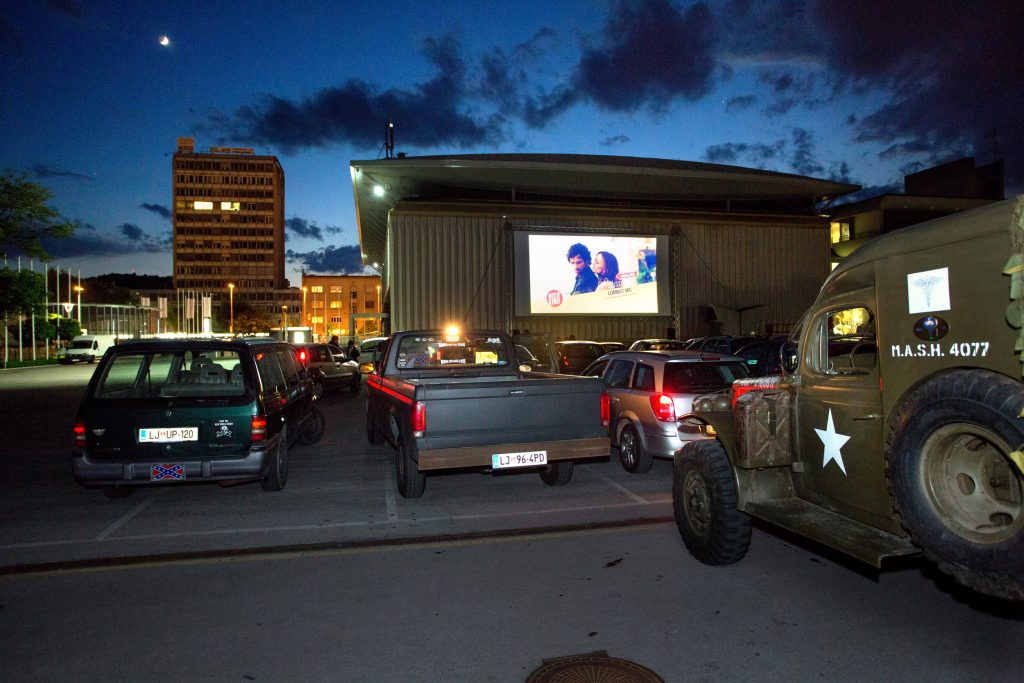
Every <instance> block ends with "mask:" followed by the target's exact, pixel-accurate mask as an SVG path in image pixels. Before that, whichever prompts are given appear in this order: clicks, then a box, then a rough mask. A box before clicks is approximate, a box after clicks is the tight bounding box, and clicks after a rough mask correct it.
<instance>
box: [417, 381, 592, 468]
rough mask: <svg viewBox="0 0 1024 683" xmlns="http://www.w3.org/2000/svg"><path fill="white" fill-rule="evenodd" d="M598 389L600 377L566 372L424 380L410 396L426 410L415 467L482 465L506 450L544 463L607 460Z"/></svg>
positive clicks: (418, 441)
mask: <svg viewBox="0 0 1024 683" xmlns="http://www.w3.org/2000/svg"><path fill="white" fill-rule="evenodd" d="M603 389H604V385H603V383H602V382H601V381H600V380H599V379H597V378H593V377H567V376H564V375H540V374H538V375H532V376H530V377H528V378H523V379H516V378H480V379H479V380H470V379H469V378H460V381H458V382H444V381H439V382H431V381H430V380H427V381H425V382H423V383H422V384H420V385H419V386H418V387H417V388H416V392H415V394H416V400H417V401H422V402H423V403H424V405H425V406H426V429H425V430H424V432H423V435H422V436H421V437H418V438H417V446H418V448H419V456H420V457H419V466H420V469H441V468H445V467H460V466H467V467H468V466H473V465H479V464H486V463H488V462H489V461H490V455H491V454H493V453H502V452H509V451H533V450H546V451H548V459H549V460H563V459H572V458H584V457H595V456H607V455H608V445H609V442H608V435H607V427H605V426H603V425H602V424H601V393H602V391H603Z"/></svg>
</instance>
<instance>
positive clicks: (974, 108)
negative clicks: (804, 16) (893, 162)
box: [814, 0, 1024, 192]
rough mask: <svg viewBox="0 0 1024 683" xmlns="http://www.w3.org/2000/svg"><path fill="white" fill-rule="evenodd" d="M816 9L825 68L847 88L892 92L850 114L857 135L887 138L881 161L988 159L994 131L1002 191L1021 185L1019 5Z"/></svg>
mask: <svg viewBox="0 0 1024 683" xmlns="http://www.w3.org/2000/svg"><path fill="white" fill-rule="evenodd" d="M814 7H815V8H816V13H817V17H818V18H819V21H818V23H819V25H820V26H821V28H822V33H823V34H824V35H828V36H829V38H830V39H829V41H828V43H827V46H828V52H827V57H828V60H829V64H830V67H831V68H832V69H833V70H834V71H835V72H836V73H838V74H843V75H845V76H846V77H848V78H849V79H850V82H851V84H852V86H851V87H853V86H859V87H868V86H865V84H870V86H871V87H879V86H881V87H882V88H884V89H886V90H887V91H888V92H891V93H892V94H893V96H892V97H891V98H889V100H888V101H887V102H886V103H885V104H883V105H882V106H881V107H879V108H878V109H877V110H876V111H874V112H872V113H870V114H868V115H867V116H862V117H860V118H859V119H858V120H857V122H856V123H855V124H854V128H853V130H854V136H853V139H854V140H855V141H857V142H864V143H882V144H885V145H888V146H887V147H886V148H885V150H884V151H883V152H882V154H883V155H885V158H887V159H894V158H897V157H899V156H901V155H903V156H904V158H906V159H907V160H908V161H912V160H913V156H914V155H917V154H921V153H923V152H924V153H927V154H929V156H931V157H932V158H935V159H941V158H944V157H948V156H952V155H954V154H957V153H967V154H973V155H974V156H975V157H977V158H978V160H979V162H981V163H986V162H988V161H990V160H991V159H992V158H993V151H994V149H995V147H996V140H995V139H994V135H993V134H994V132H995V131H998V133H997V135H996V136H995V138H996V139H997V140H998V150H999V153H1000V156H1001V157H1004V158H1005V159H1006V160H1007V165H1006V170H1007V186H1008V189H1009V190H1010V191H1011V192H1014V191H1019V190H1022V189H1024V127H1022V126H1021V125H1020V112H1021V111H1024V88H1022V87H1021V84H1022V83H1024V60H1021V59H1018V58H1016V57H1015V55H1016V54H1017V53H1018V52H1019V48H1020V27H1021V26H1024V4H1022V3H1019V2H1005V1H1001V0H985V1H979V2H972V3H966V4H960V3H948V4H946V3H942V4H940V5H939V6H936V5H935V3H932V2H927V1H926V0H906V1H904V2H887V1H886V0H866V1H864V2H858V3H825V2H819V3H815V4H814Z"/></svg>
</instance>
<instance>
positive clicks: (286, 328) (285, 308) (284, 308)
mask: <svg viewBox="0 0 1024 683" xmlns="http://www.w3.org/2000/svg"><path fill="white" fill-rule="evenodd" d="M281 313H282V314H283V315H284V331H285V334H287V333H288V307H287V306H282V307H281Z"/></svg>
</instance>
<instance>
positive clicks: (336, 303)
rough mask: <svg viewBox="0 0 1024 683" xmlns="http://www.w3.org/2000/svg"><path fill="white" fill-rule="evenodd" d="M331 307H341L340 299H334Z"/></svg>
mask: <svg viewBox="0 0 1024 683" xmlns="http://www.w3.org/2000/svg"><path fill="white" fill-rule="evenodd" d="M331 308H341V302H340V301H332V302H331Z"/></svg>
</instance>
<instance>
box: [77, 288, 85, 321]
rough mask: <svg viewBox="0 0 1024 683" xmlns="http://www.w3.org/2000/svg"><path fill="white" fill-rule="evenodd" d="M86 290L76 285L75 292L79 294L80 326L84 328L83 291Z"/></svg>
mask: <svg viewBox="0 0 1024 683" xmlns="http://www.w3.org/2000/svg"><path fill="white" fill-rule="evenodd" d="M84 289H85V288H84V287H82V285H75V292H76V293H77V294H78V326H79V327H81V326H82V291H83V290H84Z"/></svg>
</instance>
